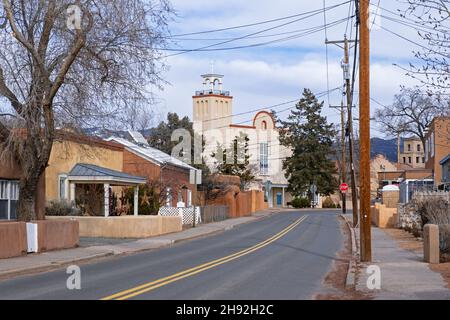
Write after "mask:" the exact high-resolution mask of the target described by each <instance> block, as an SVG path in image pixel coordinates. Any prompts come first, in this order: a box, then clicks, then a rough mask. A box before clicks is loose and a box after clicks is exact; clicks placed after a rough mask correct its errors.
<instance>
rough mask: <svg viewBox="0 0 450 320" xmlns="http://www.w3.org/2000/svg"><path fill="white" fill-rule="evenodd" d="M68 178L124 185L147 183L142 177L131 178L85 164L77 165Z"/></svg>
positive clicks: (114, 171) (124, 174)
mask: <svg viewBox="0 0 450 320" xmlns="http://www.w3.org/2000/svg"><path fill="white" fill-rule="evenodd" d="M68 178H69V180H96V181H103V180H104V181H114V182H126V183H145V182H146V181H147V179H146V178H144V177H138V176H133V175H130V174H127V173H123V172H120V171H116V170H112V169H108V168H103V167H99V166H96V165H93V164H87V163H77V164H76V165H75V166H74V167H73V168H72V170H71V171H70V173H69V174H68Z"/></svg>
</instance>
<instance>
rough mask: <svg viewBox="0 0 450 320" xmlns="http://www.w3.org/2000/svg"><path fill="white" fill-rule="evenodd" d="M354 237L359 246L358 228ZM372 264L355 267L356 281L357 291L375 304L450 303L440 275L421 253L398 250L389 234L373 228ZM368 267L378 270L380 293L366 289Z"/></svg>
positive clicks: (397, 244) (398, 246) (449, 297)
mask: <svg viewBox="0 0 450 320" xmlns="http://www.w3.org/2000/svg"><path fill="white" fill-rule="evenodd" d="M346 218H347V219H348V217H346ZM350 220H351V217H350ZM355 236H356V243H357V244H359V228H356V229H355ZM358 250H359V249H358ZM372 260H373V262H372V263H370V264H359V265H358V268H357V269H358V272H357V275H356V277H355V289H356V290H357V291H359V292H362V293H367V294H370V295H371V296H373V298H374V299H377V300H392V299H401V300H428V299H436V300H449V299H450V290H449V289H448V288H446V285H447V283H446V282H445V280H444V279H443V278H442V276H441V274H440V273H438V272H435V271H432V270H431V269H430V267H429V265H428V263H425V262H423V255H422V253H421V252H417V251H415V252H414V251H411V250H407V249H404V248H401V247H400V245H399V243H398V241H397V240H396V239H395V238H393V237H392V236H391V235H390V234H389V233H388V232H386V231H384V230H383V229H379V228H376V227H372ZM369 265H376V266H378V267H380V271H381V289H380V290H376V289H375V290H369V289H368V288H367V285H366V284H367V280H368V277H369V276H370V274H367V273H366V270H367V267H368V266H369Z"/></svg>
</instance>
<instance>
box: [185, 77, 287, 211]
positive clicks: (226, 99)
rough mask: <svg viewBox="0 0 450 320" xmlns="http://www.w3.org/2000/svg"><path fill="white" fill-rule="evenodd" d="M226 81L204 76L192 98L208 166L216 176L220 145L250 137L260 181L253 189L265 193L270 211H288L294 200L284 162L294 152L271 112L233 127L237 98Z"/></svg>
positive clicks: (259, 113)
mask: <svg viewBox="0 0 450 320" xmlns="http://www.w3.org/2000/svg"><path fill="white" fill-rule="evenodd" d="M223 77H224V76H223V75H220V74H214V73H210V74H204V75H202V78H203V89H202V90H200V91H196V92H195V95H194V96H193V97H192V99H193V122H194V131H195V133H196V134H199V135H203V137H204V140H205V146H204V152H203V157H204V159H205V162H206V164H207V165H208V166H209V168H210V169H211V170H212V171H213V172H214V170H215V168H216V166H217V160H216V159H215V158H213V157H212V156H211V154H212V153H213V152H215V151H216V150H217V145H218V144H221V145H223V146H225V147H228V146H229V145H230V144H231V143H232V141H233V140H234V139H235V137H237V136H240V135H242V134H243V135H245V136H247V137H248V139H249V140H248V149H249V153H248V154H249V155H250V159H249V161H250V167H251V168H252V171H253V174H254V175H255V177H256V178H255V181H254V182H253V183H252V184H251V185H250V186H249V189H256V190H264V191H265V192H266V197H267V201H268V203H269V207H272V208H274V207H286V206H287V204H288V202H290V201H291V200H292V197H291V195H290V194H289V193H288V192H287V191H286V189H287V187H288V182H287V180H286V178H285V175H284V172H283V168H282V162H283V159H285V158H286V157H287V156H289V154H290V150H288V149H287V148H285V147H283V146H281V145H280V142H279V131H278V130H279V129H277V127H276V123H275V120H274V118H273V116H272V114H271V113H270V112H269V111H266V110H258V111H257V112H255V113H254V114H253V115H252V114H248V116H247V118H248V119H249V120H248V121H245V124H244V123H238V124H235V123H233V97H232V96H231V94H230V92H229V91H224V90H223ZM240 115H242V113H240ZM238 157H239V151H238Z"/></svg>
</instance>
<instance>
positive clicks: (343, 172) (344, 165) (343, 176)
mask: <svg viewBox="0 0 450 320" xmlns="http://www.w3.org/2000/svg"><path fill="white" fill-rule="evenodd" d="M330 108H336V109H338V108H339V109H340V110H341V159H342V160H341V183H347V145H346V141H345V136H346V135H345V109H344V102H343V101H342V102H341V106H340V107H338V106H330ZM341 198H342V213H343V214H345V213H347V197H346V193H345V192H342V191H341Z"/></svg>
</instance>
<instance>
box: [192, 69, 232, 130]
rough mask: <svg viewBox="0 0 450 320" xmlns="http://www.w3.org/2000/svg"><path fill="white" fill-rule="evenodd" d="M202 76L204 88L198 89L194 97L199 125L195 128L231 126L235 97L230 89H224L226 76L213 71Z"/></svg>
mask: <svg viewBox="0 0 450 320" xmlns="http://www.w3.org/2000/svg"><path fill="white" fill-rule="evenodd" d="M211 71H212V70H211ZM201 77H202V78H203V89H202V90H199V91H196V92H195V95H194V96H193V97H192V100H193V120H194V126H195V127H197V128H195V127H194V129H197V130H202V131H206V130H212V129H225V128H227V127H229V125H230V124H231V123H232V117H231V115H232V110H233V108H232V102H233V97H232V96H231V95H230V92H229V91H223V82H222V79H223V77H224V76H223V75H220V74H215V73H213V72H211V73H208V74H204V75H202V76H201ZM200 126H201V127H200ZM197 130H196V131H197Z"/></svg>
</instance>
